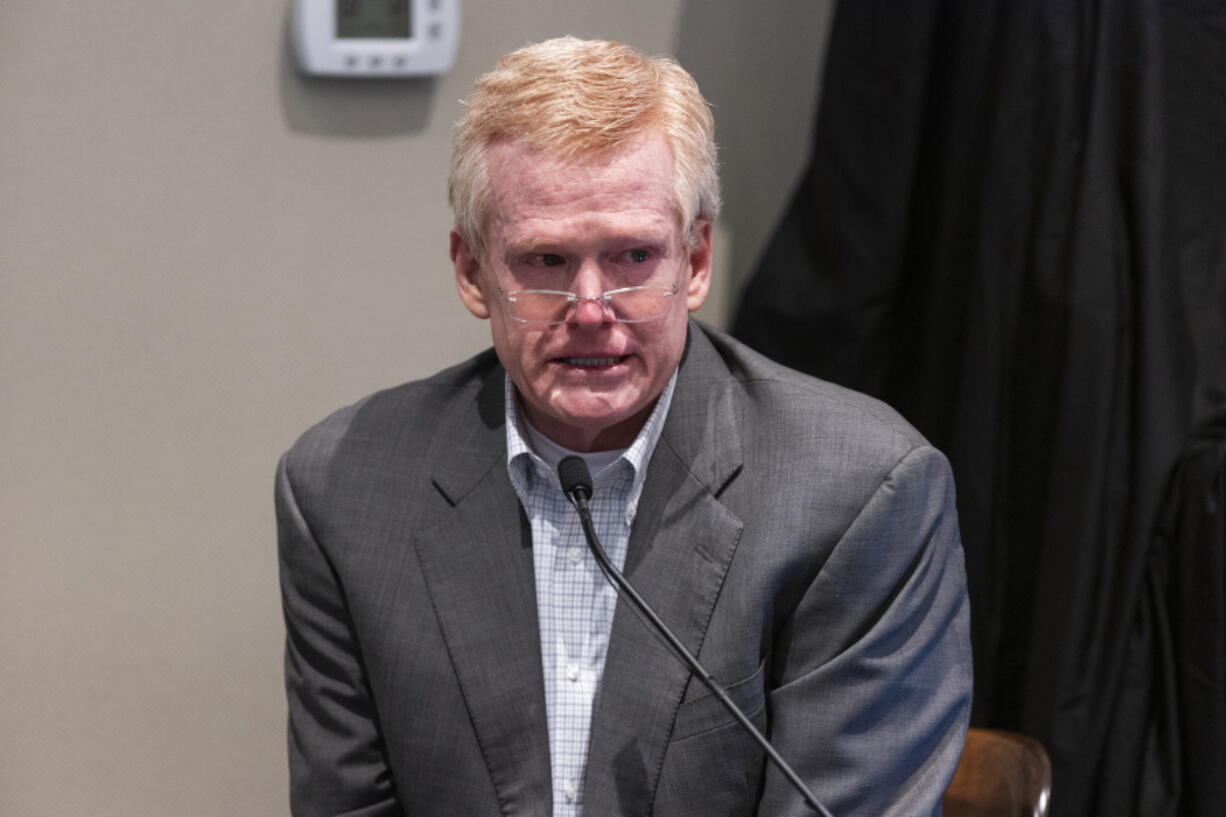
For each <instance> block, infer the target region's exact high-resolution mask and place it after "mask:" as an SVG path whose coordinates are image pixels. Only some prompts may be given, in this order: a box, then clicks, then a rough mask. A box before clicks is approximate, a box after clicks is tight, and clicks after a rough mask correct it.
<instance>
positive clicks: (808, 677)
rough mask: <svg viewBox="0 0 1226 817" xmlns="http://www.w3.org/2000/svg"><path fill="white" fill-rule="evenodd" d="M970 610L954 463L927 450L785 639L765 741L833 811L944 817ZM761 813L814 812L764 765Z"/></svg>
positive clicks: (833, 562)
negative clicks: (942, 807) (938, 816)
mask: <svg viewBox="0 0 1226 817" xmlns="http://www.w3.org/2000/svg"><path fill="white" fill-rule="evenodd" d="M969 615H970V614H969V607H968V601H967V596H966V576H965V570H964V567H963V559H962V549H961V544H960V541H959V534H958V525H957V515H956V512H955V510H954V490H953V480H952V476H951V474H950V469H949V465H948V463H947V462H946V460H945V458H944V456H943V455H942V454H941V453H940V452H938V451H937V450H936V449H934V448H932V447H930V446H927V445H923V446H919V447H916V448H913V449H911V450H910V451H909V452H908V453H907V454H906V455H905V456H904V457H903V458H902V459H901V460H900V461H899V462H898V463H897V464H896V465H895V466H894V467H893V469H892V470H891V471H890V472H889V474H888V475H887V477H886V478H885V479H884V480H883V481H882V483H881V484H880V486H879V487H878V488H877V489H876V490H875V491H874V492H873V493H872V495H871V496H870V497H869V499H868V501H867V502H866V503H865V504H864V505H863V507H862V508H861V509H860V511H859V513H858V514H857V515H856V517H855V518H854V520H853V521H852V523H851V525H850V526H849V527H848V528H847V529H846V531H845V532H844V533H843V535H842V537H841V538H840V539H839V541H838V543H837V544H836V546H835V547H834V549H833V550H832V551H831V552H830V555H829V557H828V558H827V560H826V562H825V563H824V564H823V566H822V568H821V569H820V571H818V573H817V574H816V576H815V578H814V580H813V582H812V583H811V584H810V585H809V587H808V588H807V589H806V591H805V594H804V596H803V597H802V599H801V601H800V603H799V605H798V606H797V607H796V609H795V612H794V613H793V614H792V616H791V618H790V620H789V621H788V622H787V624H786V625H785V627H784V628H783V631H782V632H781V633H780V637H779V638H778V639H777V641H776V647H775V655H774V656H773V661H774V673H773V675H774V678H775V685H774V686H773V688H772V689H771V690H770V691H769V692H768V699H767V704H768V709H769V724H770V738H771V741H772V743H773V744H774V745H775V746H776V748H777V749H778V750H779V751H780V753H781V754H782V755H783V756H784V757H785V758H787V759H789V761H790V762H791V763H792V765H793V767H794V768H795V769H796V771H797V773H798V774H799V775H800V777H801V778H802V779H804V780H805V781H807V782H808V783H809V785H810V788H811V789H812V790H813V792H814V794H815V795H816V796H817V798H818V800H820V801H821V802H822V803H823V804H824V805H826V807H827V808H829V810H830V811H831V813H832V814H833V815H834V817H895V816H898V817H902V815H907V817H914V816H915V815H934V814H939V813H940V811H939V809H940V802H941V796H942V794H943V793H944V791H945V788H946V786H947V785H948V783H949V780H950V778H951V777H952V776H953V773H954V770H955V768H956V767H957V763H958V760H959V757H960V755H961V751H962V744H963V741H964V739H965V734H966V728H967V723H968V719H969V712H970V701H971V654H970V638H969ZM758 813H759V814H760V815H763V817H766V815H770V817H781V816H782V815H811V814H812V813H813V812H812V811H811V810H810V809H809V808H808V806H806V805H805V803H804V802H803V800H802V799H801V798H800V796H799V794H797V793H796V792H795V790H794V789H793V788H792V786H791V785H790V784H789V782H788V781H787V779H786V778H784V776H783V775H782V774H780V773H779V772H778V771H777V770H776V769H775V768H774V767H773V766H769V767H768V768H767V769H766V780H765V785H764V787H763V791H762V797H761V800H760V804H759V808H758Z"/></svg>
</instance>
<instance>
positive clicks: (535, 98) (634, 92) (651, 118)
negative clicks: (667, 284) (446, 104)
mask: <svg viewBox="0 0 1226 817" xmlns="http://www.w3.org/2000/svg"><path fill="white" fill-rule="evenodd" d="M648 132H656V133H659V134H660V135H662V136H663V137H664V139H665V141H666V142H667V143H668V146H669V148H670V149H671V151H672V154H673V200H674V206H675V207H676V209H677V215H678V217H679V219H680V224H681V226H682V228H683V229H685V230H686V231H687V233H688V235H689V240H690V241H691V243H693V242H694V241H696V240H697V235H698V233H697V231H696V229H695V228H696V227H697V225H698V224H699V222H700V221H706V222H714V221H715V218H716V216H717V215H719V206H720V200H719V172H718V168H717V166H716V158H715V122H714V120H713V118H712V116H711V110H710V107H709V105H708V104H707V101H706V100H705V99H703V96H702V93H701V92H700V91H699V90H698V83H696V82H695V81H694V78H693V77H692V76H690V75H689V73H688V72H686V70H685V69H684V68H682V67H681V66H680V65H678V64H677V63H676V61H674V60H673V59H671V58H669V57H648V56H645V55H643V54H642V53H640V52H639V51H637V50H635V49H634V48H631V47H630V46H628V45H624V44H622V43H615V42H608V41H605V40H579V39H576V38H574V37H560V38H558V39H553V40H546V41H545V42H542V43H537V44H536V45H530V46H527V47H526V48H521V49H519V50H517V51H512V52H511V53H509V54H507V55H506V56H504V57H503V58H502V59H501V60H499V61H498V65H496V66H495V67H494V69H493V70H492V71H490V72H488V73H486V74H484V75H482V76H481V77H480V78H479V79H478V80H477V83H476V85H474V86H473V92H472V95H471V96H469V98H468V99H467V100H466V101H465V103H464V113H463V114H462V115H461V116H460V119H459V121H457V122H456V126H455V133H454V137H453V141H452V154H451V175H450V178H449V179H448V182H447V187H448V198H449V200H450V202H451V210H452V213H453V214H454V217H455V226H456V229H457V230H458V231H459V233H460V235H461V236H463V238H464V240H465V241H467V242H468V244H469V245H470V247H472V248H473V249H474V251H476V252H477V253H478V254H479V255H484V251H485V235H484V232H485V225H486V220H487V218H488V216H489V180H488V177H487V176H486V165H485V150H486V148H487V147H489V146H490V145H491V144H493V143H495V142H498V141H503V140H507V141H516V142H522V143H524V144H527V145H529V146H531V147H533V148H536V149H541V150H546V151H549V152H550V153H551V154H552V155H555V156H558V157H560V158H563V159H565V158H569V157H576V156H590V155H599V154H602V153H611V152H614V151H616V150H617V149H618V148H620V147H623V146H624V145H626V144H627V143H628V142H630V140H632V139H633V138H635V137H636V136H639V135H640V134H644V133H648Z"/></svg>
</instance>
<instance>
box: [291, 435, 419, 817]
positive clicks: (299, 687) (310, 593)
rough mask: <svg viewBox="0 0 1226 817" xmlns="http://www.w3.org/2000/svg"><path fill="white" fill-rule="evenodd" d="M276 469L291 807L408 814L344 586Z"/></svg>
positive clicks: (332, 813) (320, 813) (329, 813)
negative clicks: (390, 765)
mask: <svg viewBox="0 0 1226 817" xmlns="http://www.w3.org/2000/svg"><path fill="white" fill-rule="evenodd" d="M289 471H290V468H289V465H288V455H287V457H283V458H282V460H281V463H280V465H279V466H278V468H277V483H276V508H277V540H278V551H279V558H280V577H281V596H282V607H283V610H284V615H285V629H286V647H285V686H286V693H287V697H288V701H289V767H290V768H289V771H290V803H291V811H292V813H293V815H294V817H325V815H326V817H403V811H402V810H401V808H400V806H399V804H398V803H397V801H396V792H395V787H394V785H393V782H392V777H391V773H390V771H389V768H388V763H387V759H386V756H385V750H384V747H383V740H382V738H381V736H380V734H379V728H378V724H377V720H376V713H375V708H374V703H373V700H372V698H371V695H370V690H369V688H368V686H367V683H366V680H365V672H364V670H363V667H362V660H361V655H360V651H359V645H358V644H357V641H356V639H355V636H354V631H353V627H352V625H351V623H350V620H349V614H348V610H347V605H346V601H345V594H344V588H343V587H342V586H341V583H340V582H339V580H338V577H337V575H336V573H335V571H334V569H333V567H332V565H331V564H330V563H329V561H328V558H327V555H326V554H325V553H324V551H323V550H322V549H321V547H320V544H319V542H318V541H316V538H315V536H314V534H313V533H312V531H311V528H310V525H309V524H308V522H307V519H308V516H309V515H304V512H303V510H304V509H303V508H301V507H300V506H299V503H298V498H297V496H296V495H295V491H294V486H293V480H292V479H291V475H290V473H289Z"/></svg>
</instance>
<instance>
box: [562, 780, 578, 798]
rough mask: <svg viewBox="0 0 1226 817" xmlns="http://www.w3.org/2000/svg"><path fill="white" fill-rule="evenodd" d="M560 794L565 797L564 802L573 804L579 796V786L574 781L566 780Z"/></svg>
mask: <svg viewBox="0 0 1226 817" xmlns="http://www.w3.org/2000/svg"><path fill="white" fill-rule="evenodd" d="M562 793H563V794H564V795H566V802H568V803H573V802H575V798H576V797H578V796H579V786H578V784H577V783H575V781H574V780H567V781H566V785H564V786H563V787H562Z"/></svg>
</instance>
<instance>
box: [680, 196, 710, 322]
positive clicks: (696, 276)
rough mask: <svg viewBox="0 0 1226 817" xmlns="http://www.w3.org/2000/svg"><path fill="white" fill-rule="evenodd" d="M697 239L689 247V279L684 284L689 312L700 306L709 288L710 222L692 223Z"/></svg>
mask: <svg viewBox="0 0 1226 817" xmlns="http://www.w3.org/2000/svg"><path fill="white" fill-rule="evenodd" d="M694 230H695V232H696V233H697V234H698V235H697V238H698V240H697V241H696V242H695V243H694V244H693V246H692V247H691V248H690V251H689V253H690V279H689V281H687V282H686V286H685V306H686V308H687V309H689V310H690V311H691V312H693V311H695V310H696V309H698V307H700V306H702V303H703V301H705V300H706V299H707V293H708V292H709V291H710V289H711V222H709V221H707V220H706V219H703V220H701V221H699V222H698V223H697V224H695V225H694Z"/></svg>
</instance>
